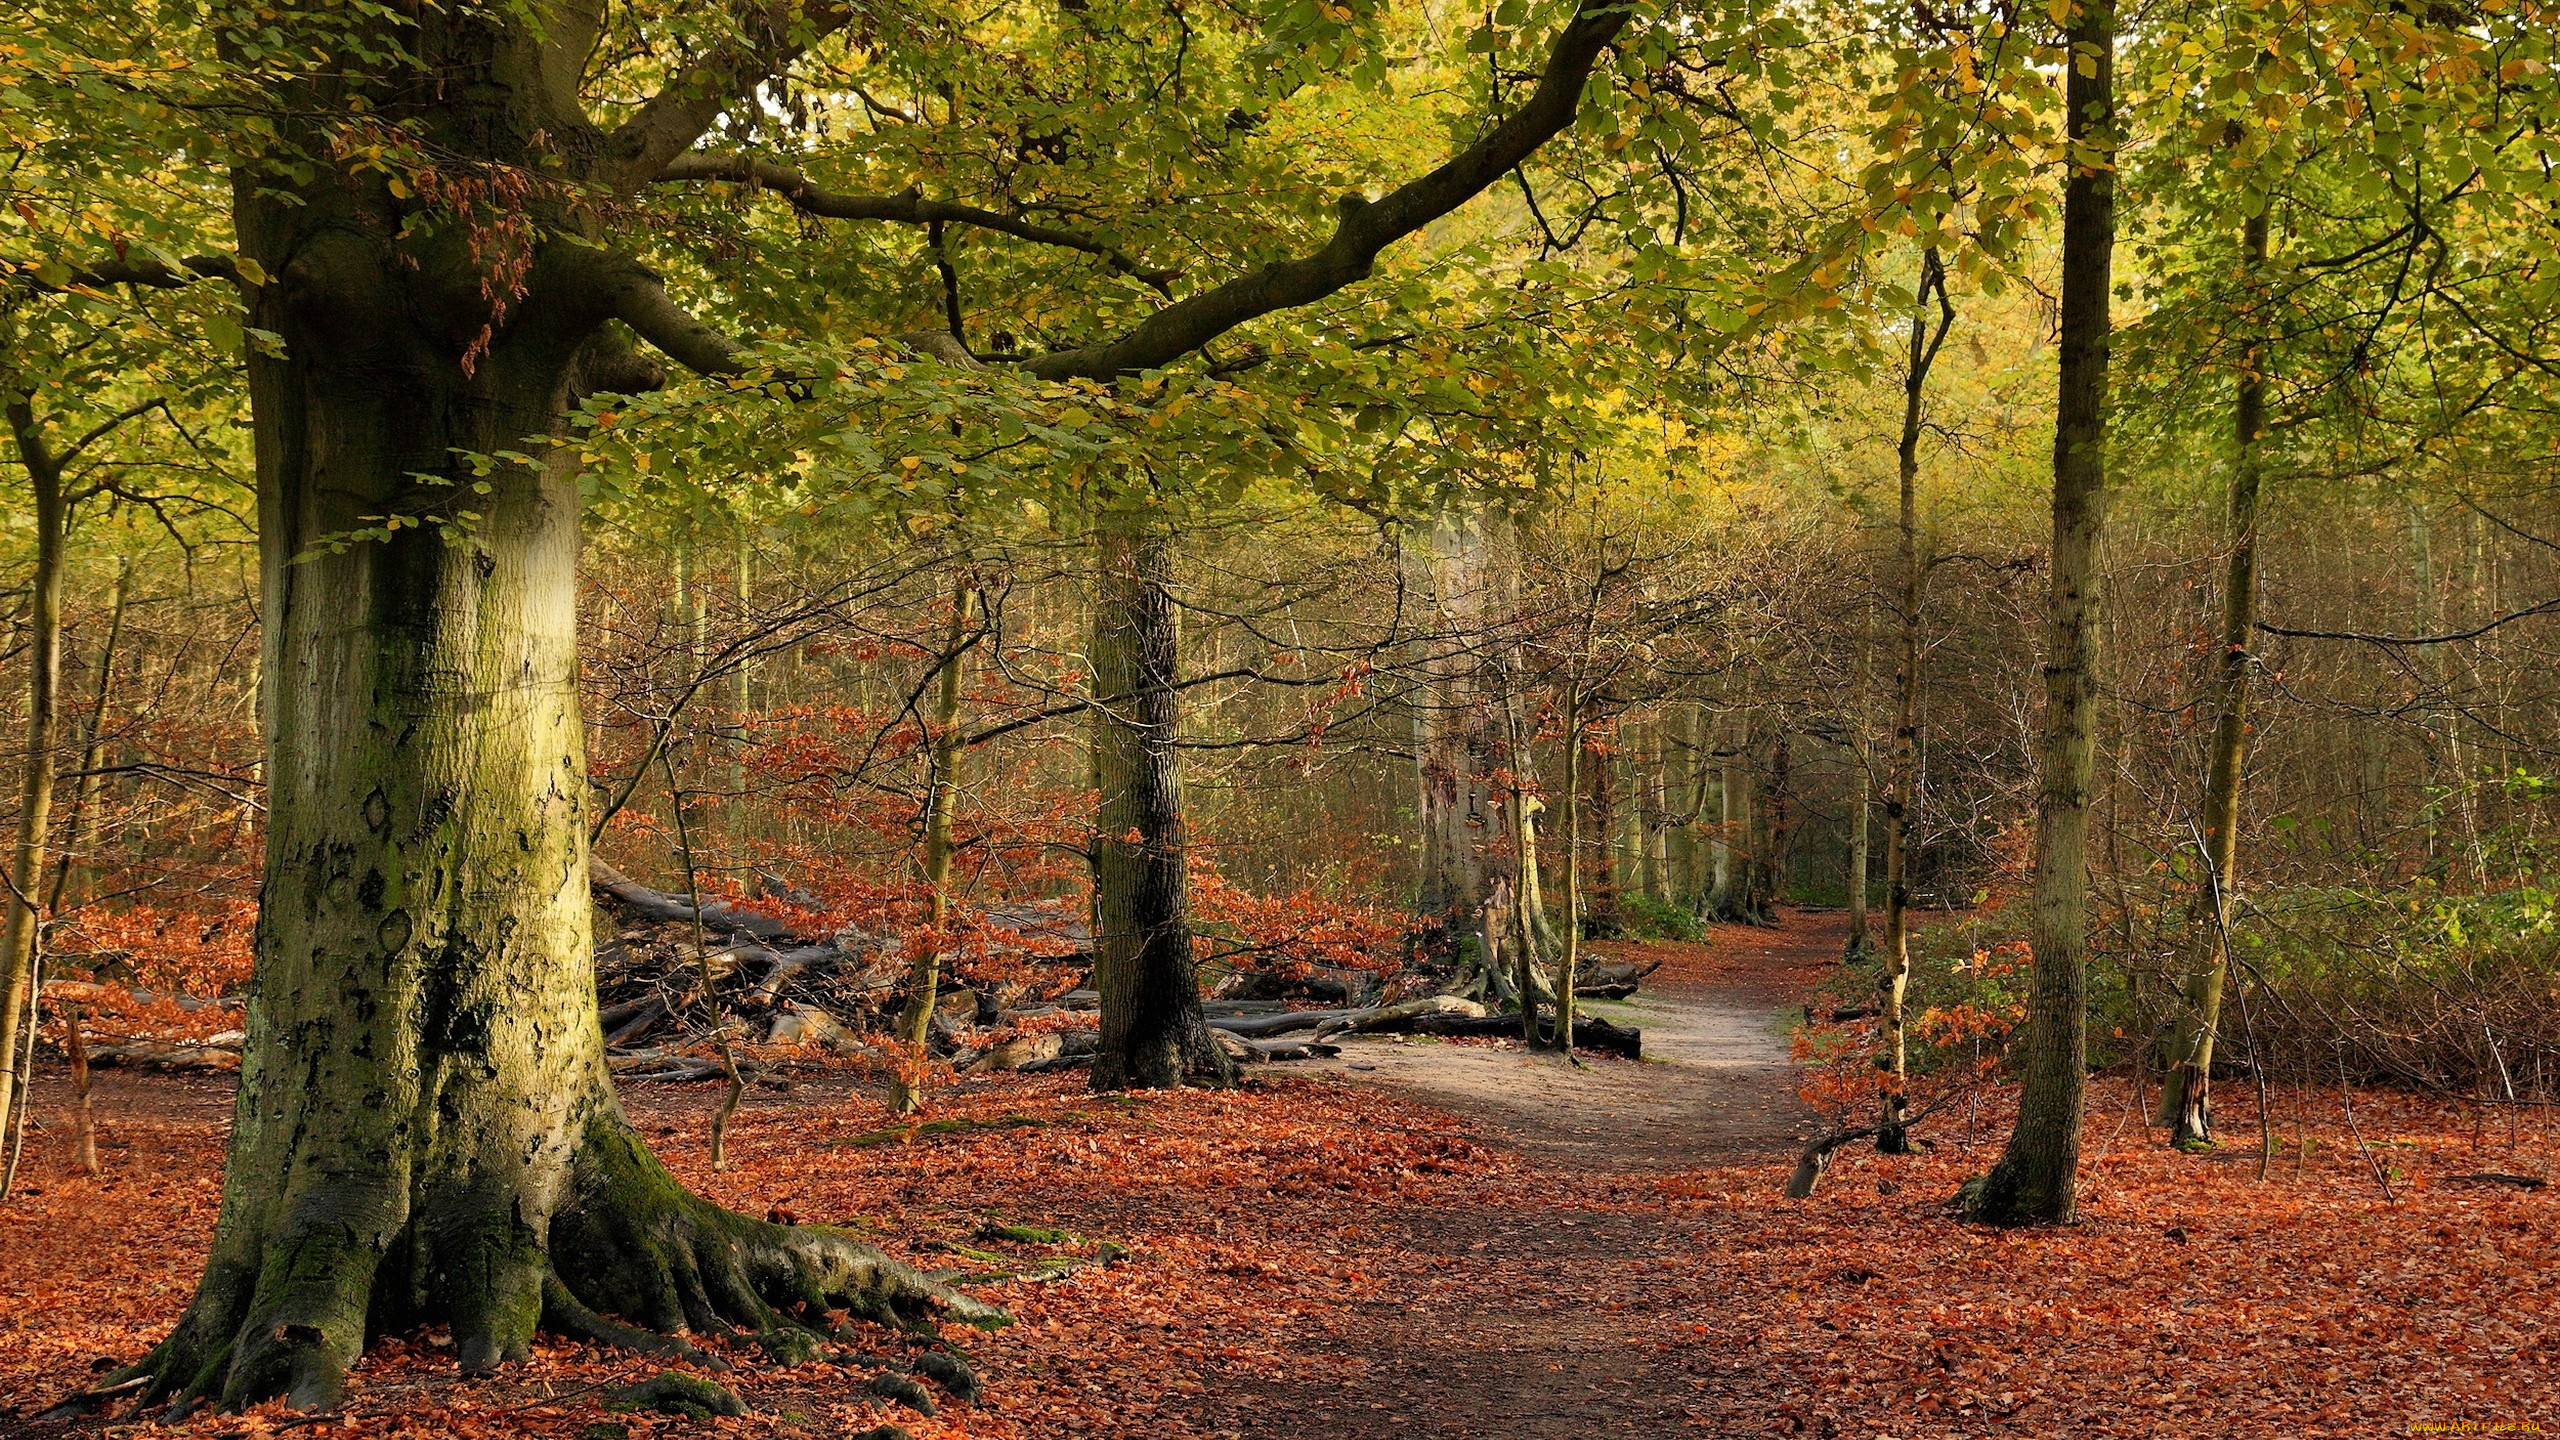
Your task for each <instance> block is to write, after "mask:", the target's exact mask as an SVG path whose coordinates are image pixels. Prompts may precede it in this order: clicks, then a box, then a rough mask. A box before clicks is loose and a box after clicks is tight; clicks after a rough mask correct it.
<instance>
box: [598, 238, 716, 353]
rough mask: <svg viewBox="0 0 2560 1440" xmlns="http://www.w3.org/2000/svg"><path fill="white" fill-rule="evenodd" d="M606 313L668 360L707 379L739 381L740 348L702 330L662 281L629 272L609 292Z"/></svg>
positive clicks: (707, 329) (633, 269) (636, 271)
mask: <svg viewBox="0 0 2560 1440" xmlns="http://www.w3.org/2000/svg"><path fill="white" fill-rule="evenodd" d="M605 312H606V313H607V314H609V315H611V316H613V318H615V319H617V320H619V321H621V322H622V323H623V324H625V325H628V326H630V327H631V329H632V331H633V333H635V334H637V335H638V336H639V337H640V338H641V339H643V340H646V341H648V342H649V343H650V344H652V345H655V346H657V347H658V349H659V350H661V351H663V352H665V354H666V355H667V357H668V358H669V359H671V360H673V361H675V362H676V363H677V364H679V365H682V366H683V367H685V368H686V369H688V370H691V371H694V372H696V373H698V374H703V375H735V374H737V373H738V372H739V371H740V370H741V369H743V368H745V367H743V366H742V365H740V364H739V362H738V349H739V346H738V342H737V341H735V340H732V339H730V338H729V337H728V336H726V335H723V334H721V333H720V332H719V331H717V330H714V329H712V328H711V327H710V326H708V325H705V324H703V323H702V322H701V321H700V320H697V319H695V318H694V317H693V316H692V314H691V313H689V312H687V311H686V310H685V309H684V307H683V306H680V305H678V304H676V302H675V301H674V300H673V299H671V298H670V297H669V296H668V294H667V287H666V285H665V283H664V282H662V281H660V280H659V279H658V277H657V276H655V275H653V274H651V273H650V272H649V271H647V270H644V269H642V268H641V267H640V266H638V265H633V266H631V267H629V269H628V270H626V271H625V272H624V273H623V274H622V275H621V276H619V277H618V278H617V279H616V280H615V281H614V282H613V283H612V284H611V286H610V288H609V289H608V290H607V291H606V295H605Z"/></svg>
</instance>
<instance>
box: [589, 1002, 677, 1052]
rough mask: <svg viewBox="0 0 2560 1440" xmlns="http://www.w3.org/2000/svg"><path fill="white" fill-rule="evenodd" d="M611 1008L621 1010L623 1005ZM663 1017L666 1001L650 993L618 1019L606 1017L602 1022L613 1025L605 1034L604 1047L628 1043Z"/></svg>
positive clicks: (646, 1031) (647, 1030)
mask: <svg viewBox="0 0 2560 1440" xmlns="http://www.w3.org/2000/svg"><path fill="white" fill-rule="evenodd" d="M613 1008H614V1009H615V1010H623V1008H624V1007H623V1006H620V1005H616V1006H614V1007H613ZM665 1018H667V1002H666V1001H665V1000H664V999H663V998H661V997H659V996H656V995H651V996H648V997H646V998H644V999H642V1000H640V1001H639V1002H638V1003H637V1004H634V1005H632V1006H631V1007H630V1008H629V1009H628V1010H627V1011H625V1013H623V1014H622V1016H621V1017H620V1018H619V1019H607V1020H606V1021H605V1022H604V1023H605V1024H607V1025H610V1026H612V1027H613V1029H611V1030H610V1031H608V1032H606V1034H605V1037H604V1044H605V1048H606V1049H608V1050H611V1049H614V1048H616V1047H618V1046H623V1045H628V1044H630V1043H631V1042H632V1041H634V1040H637V1039H639V1038H640V1037H641V1036H643V1035H646V1034H648V1033H649V1028H650V1027H651V1026H653V1025H655V1024H657V1023H658V1022H659V1021H661V1020H664V1019H665Z"/></svg>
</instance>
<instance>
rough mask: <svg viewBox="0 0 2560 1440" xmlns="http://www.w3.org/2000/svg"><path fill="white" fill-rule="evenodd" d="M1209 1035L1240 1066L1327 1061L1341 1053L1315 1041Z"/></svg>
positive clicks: (1335, 1047) (1218, 1032) (1221, 1033)
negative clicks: (1292, 1061)
mask: <svg viewBox="0 0 2560 1440" xmlns="http://www.w3.org/2000/svg"><path fill="white" fill-rule="evenodd" d="M1209 1034H1210V1036H1211V1037H1212V1038H1214V1039H1215V1040H1216V1041H1217V1042H1218V1048H1219V1049H1221V1050H1223V1051H1225V1052H1226V1053H1227V1058H1228V1059H1230V1060H1233V1061H1235V1062H1236V1063H1237V1064H1239V1065H1268V1064H1271V1063H1273V1062H1274V1061H1283V1060H1329V1059H1331V1058H1333V1057H1334V1056H1336V1055H1339V1054H1341V1053H1342V1047H1341V1046H1339V1045H1327V1044H1324V1043H1323V1042H1321V1041H1317V1040H1247V1039H1245V1038H1244V1037H1242V1036H1240V1035H1236V1034H1232V1033H1230V1032H1228V1031H1224V1030H1212V1031H1210V1032H1209Z"/></svg>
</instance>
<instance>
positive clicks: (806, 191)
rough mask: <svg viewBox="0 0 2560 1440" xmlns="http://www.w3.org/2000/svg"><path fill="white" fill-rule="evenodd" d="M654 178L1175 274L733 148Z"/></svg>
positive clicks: (1058, 233)
mask: <svg viewBox="0 0 2560 1440" xmlns="http://www.w3.org/2000/svg"><path fill="white" fill-rule="evenodd" d="M657 178H658V180H659V181H660V182H661V183H664V184H677V183H681V182H684V181H693V180H720V181H727V182H730V183H732V184H738V185H752V186H754V187H756V188H757V189H759V190H769V191H771V192H773V193H774V194H776V195H779V196H781V197H782V198H783V199H785V200H788V201H790V202H791V205H792V208H794V209H796V210H799V211H800V212H801V213H802V214H806V215H815V216H817V217H819V218H820V219H823V220H887V221H891V222H893V223H896V224H900V225H968V226H972V227H974V228H976V229H980V230H992V231H994V232H996V233H997V234H1000V235H1010V236H1012V237H1014V238H1015V239H1017V240H1029V241H1031V242H1033V243H1035V244H1040V245H1055V246H1058V247H1060V248H1062V249H1067V250H1075V251H1080V252H1082V253H1084V254H1087V255H1091V256H1094V257H1095V258H1097V259H1099V260H1101V261H1103V262H1104V263H1105V264H1107V265H1109V266H1110V267H1111V268H1112V269H1114V270H1117V271H1119V272H1120V273H1121V274H1123V275H1127V276H1130V277H1132V278H1134V279H1138V280H1142V281H1145V282H1146V283H1147V284H1149V285H1151V286H1154V287H1155V288H1156V289H1157V290H1158V291H1159V292H1161V291H1163V290H1164V289H1165V284H1166V282H1167V281H1169V280H1171V279H1172V278H1173V276H1174V275H1176V274H1178V273H1179V272H1177V271H1173V270H1150V269H1147V268H1145V267H1143V266H1141V265H1139V264H1138V263H1137V262H1136V261H1135V260H1132V259H1130V258H1129V257H1128V256H1127V255H1126V254H1124V253H1122V252H1121V251H1120V250H1119V249H1118V248H1117V247H1115V246H1112V245H1108V244H1105V243H1104V242H1102V241H1100V240H1096V239H1094V238H1093V237H1092V236H1090V235H1082V234H1078V233H1077V232H1075V231H1073V230H1066V229H1061V228H1059V227H1058V226H1055V225H1041V224H1036V223H1034V222H1032V221H1029V220H1025V219H1023V218H1021V217H1020V216H1017V215H1006V214H1003V213H1002V212H999V211H995V210H989V209H986V208H984V207H982V206H977V205H956V204H953V203H951V202H950V201H947V200H927V199H925V198H924V197H923V196H922V195H920V194H918V193H917V192H915V191H913V190H909V191H907V192H905V193H903V194H899V195H847V194H844V193H842V192H840V191H835V190H828V189H824V188H822V187H820V186H819V185H817V184H815V183H814V182H812V181H811V180H810V179H809V177H808V176H807V175H806V174H805V173H803V172H802V171H800V170H798V169H796V168H794V167H792V166H789V165H785V164H783V163H782V162H781V161H779V160H763V159H759V158H757V157H755V156H752V155H740V154H737V153H735V152H722V153H716V154H715V153H708V152H706V153H700V154H693V155H684V156H679V157H677V158H676V159H675V160H673V161H671V162H669V163H668V165H667V167H666V168H665V169H664V170H662V171H660V172H659V174H658V177H657Z"/></svg>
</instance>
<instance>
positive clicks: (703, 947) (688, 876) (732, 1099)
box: [658, 750, 747, 1170]
mask: <svg viewBox="0 0 2560 1440" xmlns="http://www.w3.org/2000/svg"><path fill="white" fill-rule="evenodd" d="M658 763H659V765H660V767H662V768H663V769H664V770H665V771H666V775H667V799H668V801H669V802H670V807H671V808H672V809H673V810H674V811H675V818H676V848H677V850H678V851H680V852H682V854H683V857H684V893H685V900H686V902H687V903H688V904H689V905H691V906H692V908H693V964H694V972H695V974H696V976H697V978H699V979H700V980H701V982H702V1003H703V1004H704V1005H706V1006H708V1007H710V1010H711V1043H712V1044H713V1046H714V1047H716V1048H717V1049H718V1050H719V1052H720V1069H721V1070H722V1072H723V1073H725V1074H726V1075H727V1076H728V1077H729V1093H728V1094H726V1095H723V1096H722V1097H720V1110H719V1113H717V1114H715V1115H713V1116H712V1117H711V1168H712V1169H713V1170H726V1169H728V1168H729V1119H730V1117H731V1116H734V1115H736V1114H737V1113H738V1097H739V1096H741V1095H743V1094H745V1093H746V1089H747V1082H746V1081H745V1080H744V1079H742V1078H740V1076H739V1074H738V1052H737V1051H736V1049H735V1048H733V1047H732V1046H731V1045H730V1044H729V1015H728V1012H727V1011H725V1010H722V1009H721V1008H720V993H719V991H718V990H717V989H716V988H714V983H713V979H712V975H711V946H710V942H709V941H708V940H707V939H706V938H705V937H704V935H703V933H702V881H701V871H700V870H699V869H697V868H696V867H695V865H694V863H693V831H692V828H691V827H690V826H689V825H687V824H686V823H685V813H684V808H685V807H684V790H683V788H682V787H680V786H679V785H678V784H677V783H676V765H675V759H674V757H673V756H672V755H671V754H669V753H668V752H667V751H665V750H660V751H659V752H658Z"/></svg>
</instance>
